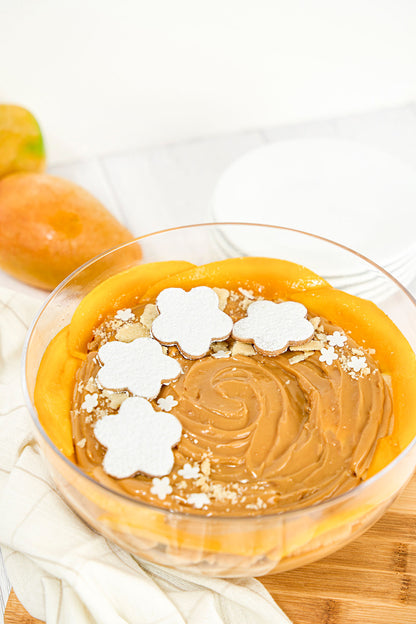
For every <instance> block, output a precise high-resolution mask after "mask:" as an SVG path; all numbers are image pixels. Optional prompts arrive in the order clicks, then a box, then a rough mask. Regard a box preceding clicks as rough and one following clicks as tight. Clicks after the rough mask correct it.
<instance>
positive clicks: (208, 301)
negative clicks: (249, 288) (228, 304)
mask: <svg viewBox="0 0 416 624" xmlns="http://www.w3.org/2000/svg"><path fill="white" fill-rule="evenodd" d="M156 305H157V308H158V310H159V312H160V314H159V316H158V317H157V318H156V319H155V320H154V321H153V324H152V330H151V331H152V334H153V336H154V337H155V338H156V340H159V341H160V342H161V343H162V344H165V345H173V344H176V345H177V346H178V349H179V350H180V351H181V353H182V354H183V355H184V356H185V357H187V358H190V359H197V358H202V357H203V356H204V355H206V354H207V353H208V350H209V347H210V345H211V343H212V342H217V341H219V340H224V339H225V338H228V336H229V335H230V333H231V330H232V327H233V321H232V319H231V318H230V317H229V316H228V314H225V312H222V311H221V310H220V309H219V307H218V295H217V294H216V293H215V292H214V290H213V289H212V288H208V286H197V287H196V288H192V289H191V290H190V291H189V292H185V291H184V290H182V288H166V289H165V290H162V292H161V293H160V294H159V296H158V297H157V299H156Z"/></svg>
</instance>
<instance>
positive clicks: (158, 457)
mask: <svg viewBox="0 0 416 624" xmlns="http://www.w3.org/2000/svg"><path fill="white" fill-rule="evenodd" d="M94 435H95V437H96V438H97V440H98V442H100V443H101V444H102V445H103V446H105V447H106V448H107V452H106V454H105V456H104V460H103V468H104V470H105V471H106V473H107V474H109V475H110V476H112V477H115V478H116V479H125V478H127V477H131V476H133V475H135V474H136V473H137V472H142V473H144V474H147V475H149V476H152V477H163V476H164V475H167V474H169V473H170V471H171V470H172V468H173V462H174V457H173V452H172V447H173V446H175V444H177V443H178V442H179V440H180V439H181V435H182V426H181V423H180V422H179V420H178V419H177V418H176V417H175V416H173V415H172V414H166V413H165V412H156V411H155V410H154V409H153V407H152V405H151V404H150V403H149V401H146V399H142V398H140V397H129V398H128V399H126V400H125V401H124V403H123V404H122V406H121V407H120V410H119V412H118V414H109V415H108V416H104V417H103V418H102V419H101V420H99V421H98V422H97V424H96V425H95V428H94Z"/></svg>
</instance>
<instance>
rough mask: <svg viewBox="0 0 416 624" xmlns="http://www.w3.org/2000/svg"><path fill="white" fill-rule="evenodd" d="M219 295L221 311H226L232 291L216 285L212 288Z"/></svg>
mask: <svg viewBox="0 0 416 624" xmlns="http://www.w3.org/2000/svg"><path fill="white" fill-rule="evenodd" d="M212 290H213V291H214V292H215V293H216V294H217V295H218V307H219V309H220V310H221V311H224V310H225V308H226V307H227V302H228V297H229V296H230V291H229V290H227V289H226V288H217V287H215V286H214V288H213V289H212Z"/></svg>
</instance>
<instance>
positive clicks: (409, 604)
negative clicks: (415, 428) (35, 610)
mask: <svg viewBox="0 0 416 624" xmlns="http://www.w3.org/2000/svg"><path fill="white" fill-rule="evenodd" d="M260 580H261V581H262V583H263V584H264V585H265V586H266V587H267V589H268V590H269V591H270V593H271V594H272V596H273V598H274V599H275V600H276V602H277V603H278V604H279V606H280V607H281V608H282V609H283V610H284V611H285V612H286V613H287V615H288V616H289V617H290V618H291V619H292V621H293V624H374V623H375V622H377V624H392V623H395V624H415V623H416V476H414V477H413V479H412V481H411V482H410V483H409V485H408V486H407V488H406V489H405V490H404V491H403V492H402V494H401V495H400V496H399V497H398V498H397V500H396V501H395V502H394V503H393V505H392V506H391V507H390V509H389V511H388V512H387V513H386V514H385V515H384V516H383V517H382V518H381V519H380V520H379V521H378V522H377V523H376V524H375V525H374V526H373V527H371V529H369V530H368V531H367V532H366V533H365V534H364V535H362V536H361V537H359V538H358V539H357V540H355V541H354V542H352V543H351V544H348V546H345V547H344V548H342V549H341V550H339V551H338V552H336V553H334V554H332V555H330V556H329V557H326V558H325V559H322V560H321V561H317V562H316V563H311V564H309V565H307V566H304V567H303V568H299V569H297V570H292V571H290V572H284V573H282V574H272V575H270V576H265V577H262V578H261V579H260ZM4 624H39V620H36V619H34V618H32V617H31V616H30V615H29V614H28V613H27V611H25V610H24V609H23V607H22V605H21V604H20V603H19V601H18V600H17V598H16V596H15V594H14V593H13V592H12V593H11V594H10V597H9V601H8V603H7V607H6V613H5V616H4Z"/></svg>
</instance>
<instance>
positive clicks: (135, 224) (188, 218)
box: [0, 102, 416, 616]
mask: <svg viewBox="0 0 416 624" xmlns="http://www.w3.org/2000/svg"><path fill="white" fill-rule="evenodd" d="M300 137H302V138H305V137H317V138H318V137H320V138H328V137H338V138H343V139H354V140H357V141H361V142H363V143H366V144H368V145H371V146H374V147H377V148H379V149H382V150H384V151H386V152H389V153H390V154H393V155H395V156H398V157H400V158H401V159H402V160H404V161H406V162H408V163H409V164H411V165H412V166H413V167H414V168H415V170H416V102H411V103H409V104H408V105H407V106H404V107H400V108H392V109H388V110H382V111H378V112H373V113H367V114H365V115H356V116H349V117H345V118H339V119H332V120H328V121H320V122H313V123H304V124H298V125H290V126H280V127H275V128H265V129H261V130H253V131H251V132H244V133H240V134H231V135H221V136H216V137H213V138H210V139H204V140H195V141H191V142H187V143H183V144H173V145H162V146H155V147H151V148H147V149H138V150H129V151H126V152H120V153H117V154H109V155H102V156H96V157H95V158H89V159H87V160H83V161H78V162H73V163H68V164H64V165H59V166H58V165H56V166H51V167H49V172H50V173H52V174H55V175H58V176H62V177H64V178H67V179H70V180H73V181H74V182H76V183H78V184H80V185H82V186H84V187H85V188H86V189H88V190H89V191H91V192H92V193H93V194H94V195H95V196H96V197H98V198H99V199H100V200H101V201H102V202H103V203H104V204H105V205H106V206H107V208H108V209H109V210H110V211H111V212H113V213H114V214H115V215H116V216H117V217H118V218H119V219H120V220H121V221H123V222H124V223H125V224H126V225H127V226H128V227H129V228H130V229H131V231H132V232H133V233H134V234H136V235H137V236H139V235H142V234H146V233H148V232H151V231H155V230H160V229H163V228H167V227H172V226H177V225H184V224H187V223H202V222H207V221H211V220H212V219H211V208H210V200H211V197H212V193H213V190H214V187H215V184H216V181H217V180H218V177H219V175H220V174H221V173H222V171H224V169H225V168H226V167H227V166H228V165H229V164H231V162H232V161H233V160H235V159H236V158H238V157H239V156H240V155H242V154H244V153H245V152H247V151H248V150H251V149H252V148H254V147H257V146H259V145H262V144H264V143H267V142H270V141H279V140H284V139H289V138H300ZM253 220H255V217H254V216H253ZM415 241H416V233H415ZM0 285H1V286H7V287H10V288H14V289H19V290H20V291H22V292H27V293H31V294H33V295H35V296H37V297H38V298H39V300H41V299H43V298H44V297H45V295H44V293H42V292H40V291H35V290H34V289H31V288H29V287H26V286H24V285H22V284H20V283H19V282H17V281H15V280H13V279H12V278H10V277H8V276H7V275H5V274H4V273H1V272H0ZM411 289H412V291H413V292H414V293H415V294H416V283H414V284H412V287H411ZM9 591H10V584H9V581H8V579H7V574H6V571H5V569H4V566H3V560H2V558H1V553H0V613H1V615H2V616H3V614H4V609H5V604H6V602H7V598H8V595H9Z"/></svg>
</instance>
